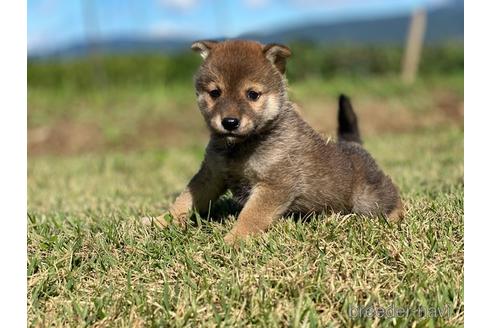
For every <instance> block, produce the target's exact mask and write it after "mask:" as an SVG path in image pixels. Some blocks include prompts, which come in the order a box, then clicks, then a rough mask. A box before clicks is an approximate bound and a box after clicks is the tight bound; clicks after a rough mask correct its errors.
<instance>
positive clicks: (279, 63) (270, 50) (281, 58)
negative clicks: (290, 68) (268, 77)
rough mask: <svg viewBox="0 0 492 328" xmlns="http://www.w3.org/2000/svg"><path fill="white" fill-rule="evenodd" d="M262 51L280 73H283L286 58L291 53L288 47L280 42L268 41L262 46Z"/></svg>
mask: <svg viewBox="0 0 492 328" xmlns="http://www.w3.org/2000/svg"><path fill="white" fill-rule="evenodd" d="M263 53H264V54H265V57H266V58H267V59H268V60H269V61H271V62H272V63H273V64H274V65H275V66H276V67H277V69H278V70H279V71H280V73H282V74H284V73H285V65H286V63H287V58H288V57H290V55H291V52H290V49H289V48H288V47H286V46H284V45H281V44H276V43H270V44H267V45H265V46H263Z"/></svg>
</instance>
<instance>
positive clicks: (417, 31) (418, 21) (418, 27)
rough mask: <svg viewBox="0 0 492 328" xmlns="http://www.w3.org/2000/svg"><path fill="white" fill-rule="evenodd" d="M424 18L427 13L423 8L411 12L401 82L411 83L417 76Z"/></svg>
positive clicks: (424, 23) (422, 40)
mask: <svg viewBox="0 0 492 328" xmlns="http://www.w3.org/2000/svg"><path fill="white" fill-rule="evenodd" d="M426 20H427V14H426V12H425V10H424V9H417V10H415V11H414V12H413V14H412V20H411V22H410V27H409V29H408V36H407V44H406V47H405V53H404V55H403V61H402V69H401V78H402V80H403V82H405V83H408V84H411V83H413V82H414V81H415V77H416V76H417V70H418V67H419V61H420V55H421V52H422V44H423V43H424V36H425V26H426Z"/></svg>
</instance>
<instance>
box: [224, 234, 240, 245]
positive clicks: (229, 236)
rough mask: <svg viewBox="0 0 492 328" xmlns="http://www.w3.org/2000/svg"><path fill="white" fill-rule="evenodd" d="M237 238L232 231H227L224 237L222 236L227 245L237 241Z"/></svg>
mask: <svg viewBox="0 0 492 328" xmlns="http://www.w3.org/2000/svg"><path fill="white" fill-rule="evenodd" d="M238 240H239V238H237V236H236V235H235V234H234V233H232V232H229V233H228V234H227V235H226V236H225V237H224V242H225V243H226V244H227V245H229V246H232V245H234V244H235V243H236V241H238Z"/></svg>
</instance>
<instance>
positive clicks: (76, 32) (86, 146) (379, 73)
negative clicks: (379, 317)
mask: <svg viewBox="0 0 492 328" xmlns="http://www.w3.org/2000/svg"><path fill="white" fill-rule="evenodd" d="M463 11H464V9H463V1H459V0H305V1H301V0H285V1H280V0H237V1H226V0H140V1H136V0H135V1H130V0H128V1H121V0H119V1H116V0H105V1H96V0H70V1H61V0H28V44H27V53H28V77H27V83H28V155H29V158H30V160H32V158H33V157H38V156H78V155H84V154H102V153H107V152H129V151H130V152H135V151H146V150H159V149H169V148H176V147H192V148H195V147H196V149H201V147H203V145H204V144H205V143H206V142H207V130H206V128H205V125H204V123H203V122H202V118H201V116H200V114H199V112H198V110H197V109H196V105H195V97H194V90H193V82H192V76H193V73H194V71H195V70H196V68H197V67H198V65H199V63H200V58H199V56H197V55H196V54H194V53H192V52H191V51H190V50H189V45H190V44H191V42H192V41H193V40H196V39H224V38H245V39H253V40H257V41H260V42H263V43H267V42H277V43H284V44H287V45H288V46H290V47H291V49H292V51H293V56H292V57H291V58H290V61H289V62H288V66H287V77H288V80H289V83H290V89H291V98H292V99H293V100H294V101H296V102H297V103H298V104H299V105H300V107H301V110H302V113H303V115H304V117H305V118H306V119H307V120H308V121H309V122H310V123H311V124H312V125H314V126H315V127H316V128H317V129H318V130H319V131H320V132H322V133H324V134H326V135H333V134H334V133H335V128H336V127H335V118H336V106H337V105H336V97H337V96H338V94H339V93H341V92H343V93H346V94H347V95H349V96H350V97H351V98H352V100H353V103H354V105H355V109H356V111H357V113H358V114H359V116H360V124H361V129H362V133H363V134H364V137H369V138H370V137H371V136H377V135H384V134H394V133H419V131H429V130H435V129H447V128H449V127H453V128H457V129H458V130H462V126H463V83H464V81H463V62H464V60H463V58H464V51H463Z"/></svg>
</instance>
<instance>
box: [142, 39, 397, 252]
mask: <svg viewBox="0 0 492 328" xmlns="http://www.w3.org/2000/svg"><path fill="white" fill-rule="evenodd" d="M191 48H192V49H193V50H195V51H197V52H198V53H200V55H201V56H202V58H203V62H202V64H201V66H200V68H199V69H198V72H197V73H196V76H195V89H196V95H197V102H198V107H199V109H200V111H201V113H202V115H203V117H204V119H205V122H206V124H207V126H208V128H209V130H210V141H209V143H208V146H207V149H206V154H205V158H204V160H203V162H202V165H201V167H200V169H199V171H198V172H197V173H196V174H195V176H194V177H193V178H192V179H191V181H190V182H189V183H188V185H187V187H186V188H185V190H184V191H183V192H182V193H181V195H180V196H179V197H178V198H177V199H176V201H175V202H174V204H173V205H172V206H171V208H170V210H169V212H170V214H171V216H172V218H173V223H176V224H179V225H184V224H185V223H186V220H187V219H188V218H189V216H190V213H191V212H192V211H193V210H197V211H199V212H204V213H207V211H208V209H209V207H210V205H211V203H212V202H214V201H215V200H216V199H217V198H218V197H219V196H221V195H222V194H224V192H226V191H227V190H231V191H232V193H233V195H234V197H235V199H236V200H237V201H238V202H239V203H240V204H241V205H242V206H243V207H242V210H241V212H240V214H239V217H238V220H237V222H236V223H235V225H234V227H233V229H232V230H231V231H230V232H229V233H228V234H227V236H226V237H225V240H226V242H228V243H233V242H234V241H236V240H239V239H242V238H245V237H246V236H248V235H251V234H255V233H260V232H263V231H265V230H266V229H268V227H270V225H271V224H272V223H273V222H274V221H275V220H276V219H278V218H279V217H281V216H282V215H283V214H285V213H287V212H295V213H305V214H307V213H313V212H323V211H324V212H341V213H356V214H361V215H366V216H380V215H381V216H385V217H386V218H388V219H389V220H399V219H401V218H402V217H403V207H402V202H401V200H400V196H399V192H398V189H397V188H396V187H395V185H394V184H393V183H392V181H391V179H390V178H389V177H388V176H387V175H385V174H384V173H383V172H382V171H381V170H380V169H379V167H378V166H377V164H376V162H375V161H374V159H373V158H372V157H371V155H369V153H368V152H367V151H366V150H365V149H364V148H363V147H362V146H361V144H360V142H361V139H360V135H359V130H358V127H357V118H356V116H355V113H354V112H353V110H352V107H351V104H350V102H349V100H348V98H347V97H345V96H341V97H340V107H339V113H338V121H339V128H338V140H337V141H328V142H327V141H326V140H324V139H323V138H322V137H321V136H320V135H319V134H318V133H317V132H316V131H314V130H313V129H312V128H311V127H310V126H309V125H308V124H307V123H306V122H305V121H304V120H303V119H302V118H301V117H300V115H299V113H298V112H297V111H296V110H295V105H294V104H293V103H291V102H290V101H289V98H288V95H287V82H286V79H285V78H284V73H285V69H286V60H287V58H288V57H289V56H290V55H291V51H290V50H289V48H287V47H286V46H283V45H279V44H267V45H262V44H260V43H257V42H253V41H244V40H228V41H224V42H214V41H198V42H195V43H193V45H192V46H191ZM144 222H146V223H151V222H154V223H155V224H156V225H157V226H165V225H166V224H168V222H167V221H166V220H165V219H164V216H161V217H158V218H155V219H149V218H144Z"/></svg>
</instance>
